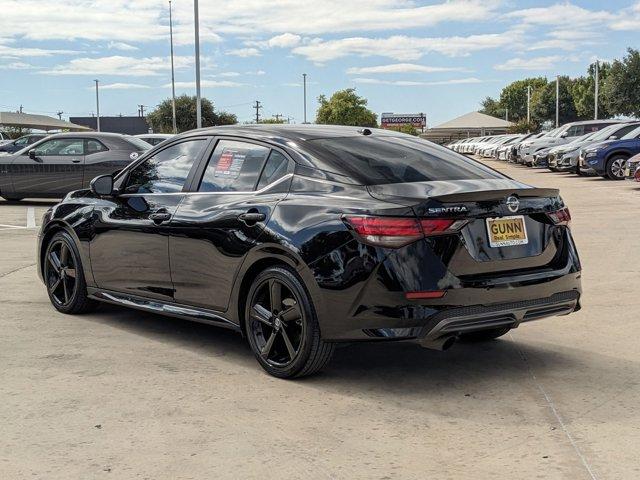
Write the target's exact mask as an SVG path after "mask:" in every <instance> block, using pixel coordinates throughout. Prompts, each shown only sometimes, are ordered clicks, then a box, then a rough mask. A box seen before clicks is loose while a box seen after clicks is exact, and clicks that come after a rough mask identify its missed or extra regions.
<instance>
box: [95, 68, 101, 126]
mask: <svg viewBox="0 0 640 480" xmlns="http://www.w3.org/2000/svg"><path fill="white" fill-rule="evenodd" d="M94 82H96V126H97V128H96V130H97V131H98V132H99V131H100V95H99V93H98V83H100V81H99V80H94Z"/></svg>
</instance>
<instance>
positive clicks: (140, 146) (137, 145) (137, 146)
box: [123, 135, 151, 152]
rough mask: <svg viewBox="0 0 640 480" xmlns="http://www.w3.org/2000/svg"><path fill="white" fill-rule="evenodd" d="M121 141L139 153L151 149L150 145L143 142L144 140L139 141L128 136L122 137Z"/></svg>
mask: <svg viewBox="0 0 640 480" xmlns="http://www.w3.org/2000/svg"><path fill="white" fill-rule="evenodd" d="M123 140H124V142H125V143H128V144H129V145H130V146H131V148H133V149H134V150H137V151H139V152H140V151H141V152H144V151H145V150H149V149H150V148H151V145H150V144H148V143H147V142H145V141H144V140H141V139H140V138H136V137H132V136H130V135H125V136H124V137H123Z"/></svg>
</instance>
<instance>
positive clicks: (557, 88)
mask: <svg viewBox="0 0 640 480" xmlns="http://www.w3.org/2000/svg"><path fill="white" fill-rule="evenodd" d="M559 126H560V75H557V76H556V128H558V127H559Z"/></svg>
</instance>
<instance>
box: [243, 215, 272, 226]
mask: <svg viewBox="0 0 640 480" xmlns="http://www.w3.org/2000/svg"><path fill="white" fill-rule="evenodd" d="M266 219H267V216H266V215H265V214H264V213H259V212H247V213H242V214H240V215H238V220H240V221H241V222H244V223H246V224H247V225H255V224H256V223H258V222H264V221H265V220H266Z"/></svg>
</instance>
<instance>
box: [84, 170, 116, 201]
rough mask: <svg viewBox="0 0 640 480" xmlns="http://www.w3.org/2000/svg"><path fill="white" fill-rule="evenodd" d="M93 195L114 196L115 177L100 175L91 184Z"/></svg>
mask: <svg viewBox="0 0 640 480" xmlns="http://www.w3.org/2000/svg"><path fill="white" fill-rule="evenodd" d="M89 188H91V193H93V194H94V195H98V196H101V197H102V196H108V195H113V177H112V176H111V175H100V176H98V177H96V178H94V179H93V180H91V183H90V184H89Z"/></svg>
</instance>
